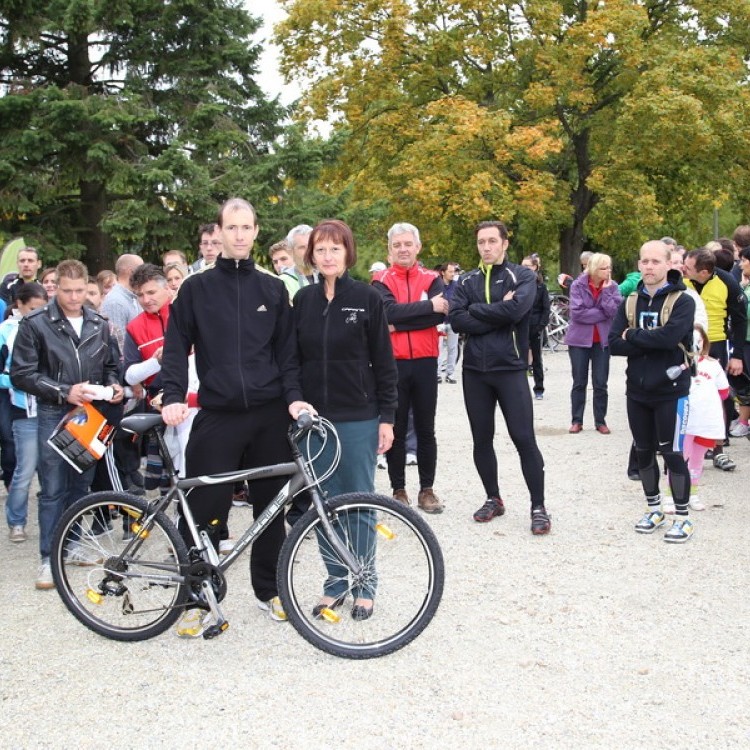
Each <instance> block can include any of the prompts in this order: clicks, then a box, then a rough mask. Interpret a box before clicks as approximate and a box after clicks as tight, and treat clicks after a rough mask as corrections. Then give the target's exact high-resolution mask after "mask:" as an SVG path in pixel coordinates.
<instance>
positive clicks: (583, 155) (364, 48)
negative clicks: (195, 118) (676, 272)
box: [277, 0, 750, 271]
mask: <svg viewBox="0 0 750 750" xmlns="http://www.w3.org/2000/svg"><path fill="white" fill-rule="evenodd" d="M283 5H284V7H285V9H286V10H287V11H288V13H289V17H288V19H287V20H286V21H285V22H284V23H282V24H280V25H279V27H278V28H277V41H278V43H279V44H280V45H281V46H282V49H283V55H284V56H283V63H282V65H283V69H284V71H285V73H286V74H287V75H288V76H289V77H291V78H296V79H298V80H299V81H300V82H301V83H302V84H303V85H304V86H305V89H306V92H307V93H306V96H305V97H304V99H303V101H302V102H301V109H300V115H301V116H302V117H326V116H327V117H332V116H333V117H338V118H339V119H340V121H341V122H342V124H343V127H342V131H345V132H346V133H347V138H346V140H345V141H344V143H343V145H342V149H341V155H340V158H339V159H338V161H337V163H336V164H335V165H334V166H333V167H332V168H331V169H329V170H326V172H325V175H324V176H325V179H326V181H327V184H328V185H329V186H331V187H334V188H337V189H344V188H346V189H347V190H350V191H351V195H352V198H353V200H354V201H355V202H358V203H359V204H361V205H367V204H371V205H375V204H377V205H380V206H385V207H388V211H387V216H386V223H387V221H390V220H399V219H400V220H404V219H407V220H411V221H413V222H414V223H415V224H417V225H418V226H420V229H421V230H422V231H423V234H424V238H425V246H426V255H427V258H430V257H438V258H440V259H442V258H443V257H445V255H446V254H447V251H448V249H450V252H451V254H455V256H456V257H457V258H458V259H459V260H460V261H461V262H462V263H465V264H466V265H468V264H469V262H470V260H471V262H472V264H473V258H474V257H475V256H474V250H473V242H472V234H471V225H472V224H473V223H474V222H475V221H476V220H477V219H480V218H488V217H496V218H503V219H505V220H506V221H507V222H508V224H509V226H511V227H512V229H513V233H514V235H513V245H512V252H513V253H515V254H518V255H519V256H520V254H521V253H525V252H530V251H537V252H539V253H540V254H541V255H542V256H543V258H544V259H545V260H546V261H548V262H550V263H551V264H557V263H558V261H559V263H560V266H561V267H562V269H563V270H567V271H570V270H572V269H573V268H575V267H577V256H578V254H579V253H580V252H581V250H583V249H602V250H605V251H607V252H610V253H612V254H613V255H615V256H619V257H621V258H623V259H627V258H629V257H631V256H632V253H633V252H634V249H637V247H638V246H639V245H640V244H641V243H642V242H643V241H644V240H645V239H647V238H648V237H653V236H659V235H661V234H664V233H665V232H664V229H665V228H666V227H670V226H678V227H680V228H682V229H683V230H684V232H685V234H684V235H683V236H680V237H679V239H680V240H681V241H684V242H685V243H686V244H697V243H700V242H703V241H705V240H706V239H707V238H706V237H705V236H701V235H700V232H701V231H703V228H704V219H703V217H705V215H706V212H711V211H712V210H713V207H714V206H723V205H728V204H731V205H733V206H734V207H735V210H737V209H738V208H739V212H740V213H742V214H743V215H746V214H747V207H748V198H750V190H749V189H748V188H749V187H750V180H749V177H750V171H749V170H748V166H747V165H748V164H750V158H749V157H750V134H749V133H748V131H747V128H744V127H738V126H737V124H738V123H744V122H745V121H746V115H747V108H748V106H749V105H750V92H748V87H747V85H746V84H747V69H746V66H745V63H744V59H745V57H746V56H747V54H748V52H749V51H750V33H748V31H747V29H748V27H749V24H748V20H750V2H748V0H695V1H694V2H691V3H687V2H682V1H681V0H640V1H635V2H634V1H633V0H607V2H606V3H605V2H591V1H590V0H564V2H560V1H556V0H515V2H502V1H497V0H474V1H473V2H466V1H465V0H463V1H462V0H454V1H453V2H450V1H449V2H444V1H443V0H441V1H440V2H438V0H425V1H424V2H418V3H413V2H407V1H406V0H379V1H378V2H375V0H286V2H284V3H283ZM426 260H427V259H426Z"/></svg>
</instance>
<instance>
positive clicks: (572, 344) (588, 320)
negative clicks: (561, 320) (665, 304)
mask: <svg viewBox="0 0 750 750" xmlns="http://www.w3.org/2000/svg"><path fill="white" fill-rule="evenodd" d="M621 302H622V297H621V296H620V290H619V289H618V287H617V284H615V283H614V282H613V281H612V259H611V258H610V257H609V255H605V254H604V253H594V254H593V255H592V256H591V257H590V258H589V261H588V264H587V265H586V270H585V271H584V272H583V273H582V274H581V275H580V276H579V277H578V278H577V279H575V281H573V283H572V284H571V285H570V323H569V325H568V332H567V335H566V337H565V343H566V344H567V345H568V355H569V356H570V365H571V368H572V372H573V387H572V389H571V391H570V402H571V412H572V419H571V425H570V429H569V430H568V432H570V433H573V434H575V433H578V432H580V431H581V430H582V429H583V412H584V409H585V407H586V388H587V387H588V382H589V369H591V381H592V384H593V387H594V425H595V426H596V430H597V432H600V433H601V434H602V435H608V434H609V432H610V430H609V427H607V401H608V394H607V381H608V380H609V348H608V347H607V337H608V336H609V329H610V326H611V325H612V320H613V318H614V317H615V313H616V312H617V308H618V307H619V306H620V303H621Z"/></svg>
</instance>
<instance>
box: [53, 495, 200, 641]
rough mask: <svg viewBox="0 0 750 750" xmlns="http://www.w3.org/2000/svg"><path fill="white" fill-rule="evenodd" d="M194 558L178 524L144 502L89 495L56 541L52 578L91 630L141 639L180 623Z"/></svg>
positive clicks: (71, 510)
mask: <svg viewBox="0 0 750 750" xmlns="http://www.w3.org/2000/svg"><path fill="white" fill-rule="evenodd" d="M187 561H188V552H187V548H186V546H185V543H184V541H183V540H182V537H181V536H180V534H179V532H178V531H177V529H176V528H175V526H174V524H173V523H172V522H171V521H170V520H169V519H168V518H167V517H166V516H165V515H164V514H163V513H157V514H154V513H153V511H152V510H150V509H149V504H148V503H147V501H145V500H141V499H140V498H137V497H134V496H132V495H127V494H122V493H116V492H97V493H94V494H92V495H86V497H83V498H81V499H80V500H79V501H78V502H77V503H74V504H73V505H72V506H71V507H70V508H68V510H67V511H65V513H63V516H62V518H61V519H60V522H59V523H58V525H57V527H56V530H55V534H54V537H53V540H52V555H51V560H50V562H51V565H52V576H53V578H54V581H55V586H56V587H57V592H58V593H59V594H60V597H61V598H62V600H63V602H64V603H65V606H66V607H67V608H68V609H69V610H70V611H71V612H72V613H73V615H74V616H75V617H76V618H77V619H78V620H80V621H81V622H82V623H83V624H84V625H85V626H86V627H87V628H90V629H91V630H93V631H94V632H95V633H98V634H99V635H103V636H105V637H107V638H112V639H114V640H118V641H141V640H146V639H147V638H153V637H154V636H156V635H159V634H160V633H163V632H164V631H165V630H166V629H167V628H169V627H170V625H172V624H174V623H175V622H176V621H177V618H178V617H179V616H180V614H181V612H182V611H183V608H184V604H185V603H186V601H187V591H186V587H185V584H184V582H183V580H182V576H181V574H180V571H181V570H183V571H184V570H187V567H186V566H187Z"/></svg>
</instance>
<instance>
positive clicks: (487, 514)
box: [474, 497, 505, 523]
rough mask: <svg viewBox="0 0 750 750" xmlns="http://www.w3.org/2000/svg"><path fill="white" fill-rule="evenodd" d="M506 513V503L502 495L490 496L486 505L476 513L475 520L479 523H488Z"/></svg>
mask: <svg viewBox="0 0 750 750" xmlns="http://www.w3.org/2000/svg"><path fill="white" fill-rule="evenodd" d="M503 513H505V505H503V499H502V498H501V497H488V498H487V500H486V501H485V503H484V505H483V506H482V507H481V508H480V509H479V510H478V511H476V513H474V520H475V521H476V522H477V523H487V522H488V521H491V520H492V519H493V518H496V517H498V516H502V515H503Z"/></svg>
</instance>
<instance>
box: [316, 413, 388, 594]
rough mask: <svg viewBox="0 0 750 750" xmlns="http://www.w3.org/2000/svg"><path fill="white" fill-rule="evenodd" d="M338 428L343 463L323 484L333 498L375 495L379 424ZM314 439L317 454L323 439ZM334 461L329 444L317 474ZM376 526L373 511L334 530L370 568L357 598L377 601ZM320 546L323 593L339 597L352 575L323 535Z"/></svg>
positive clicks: (356, 588)
mask: <svg viewBox="0 0 750 750" xmlns="http://www.w3.org/2000/svg"><path fill="white" fill-rule="evenodd" d="M335 426H336V431H337V432H338V434H339V437H340V438H341V461H340V463H339V466H338V468H337V469H336V471H335V473H334V474H333V476H331V477H330V478H328V479H327V480H326V481H325V482H324V483H323V489H324V490H325V491H326V492H327V493H328V496H329V497H335V496H336V495H343V494H345V493H347V492H373V491H374V489H375V454H376V453H377V450H378V420H377V419H370V420H367V421H364V422H337V423H336V424H335ZM314 438H315V440H314V441H313V450H314V451H317V449H318V448H319V447H320V442H319V440H320V439H319V437H318V436H317V435H314ZM316 440H317V442H316ZM313 455H314V453H313ZM332 459H333V445H332V441H329V442H328V443H326V446H325V448H324V449H323V453H322V454H321V456H320V458H318V460H317V461H316V467H315V468H316V471H317V472H318V473H319V474H321V473H322V472H323V471H325V469H327V468H328V467H329V466H330V465H331V460H332ZM375 523H376V519H375V513H374V512H373V511H358V512H357V513H356V517H354V514H353V513H349V514H347V517H346V518H343V517H341V518H340V520H339V521H337V522H336V523H334V529H335V530H336V533H337V534H338V535H339V537H340V538H341V539H342V541H343V542H344V543H345V544H346V543H347V541H348V546H349V549H351V550H352V551H353V552H354V553H355V554H356V556H357V558H358V559H359V560H361V561H363V562H365V563H366V564H367V568H368V571H367V576H366V579H367V580H366V581H364V582H363V584H362V585H358V586H352V596H354V598H360V597H362V598H366V599H374V598H375V590H376V588H377V576H376V574H375V562H374V557H375V547H376V534H375ZM318 546H319V548H320V554H321V557H322V558H323V562H324V563H325V566H326V570H327V571H328V578H327V579H326V582H325V584H324V586H323V590H324V592H325V594H326V596H332V597H339V596H341V595H343V594H345V593H346V592H347V590H348V589H349V571H348V569H347V568H346V567H345V566H343V565H341V564H340V562H339V558H338V555H337V554H336V553H335V552H334V550H333V549H332V548H331V545H330V544H329V543H328V541H327V540H326V539H325V537H324V536H323V535H322V534H320V533H319V532H318Z"/></svg>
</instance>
